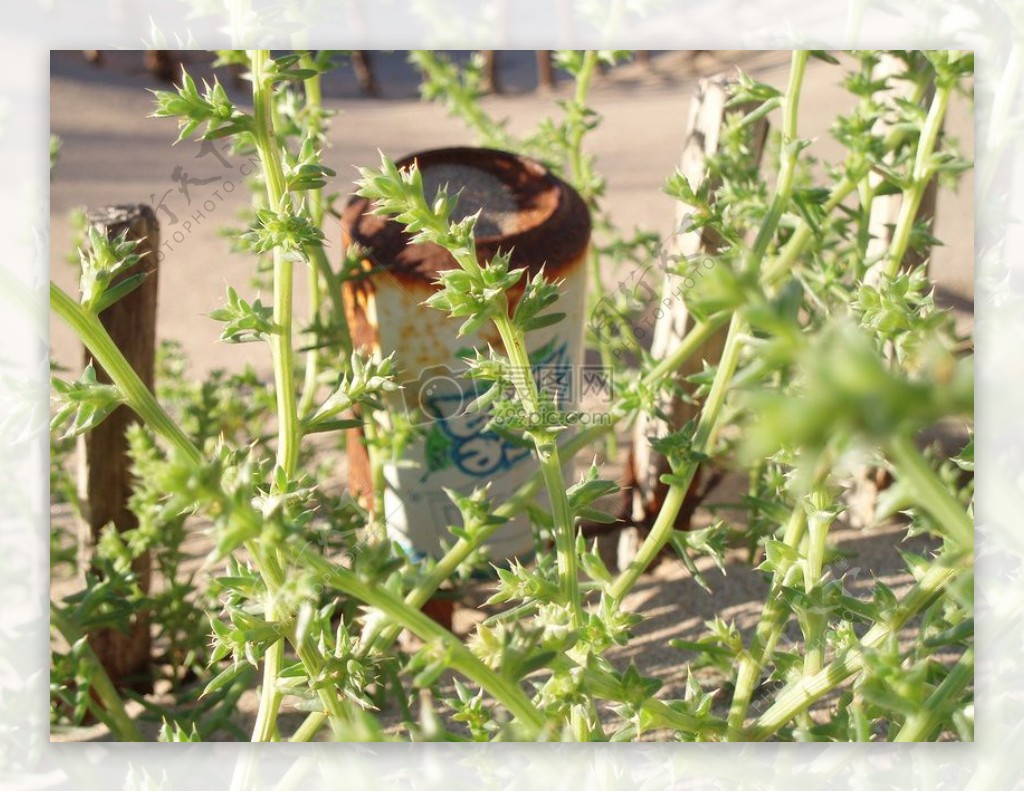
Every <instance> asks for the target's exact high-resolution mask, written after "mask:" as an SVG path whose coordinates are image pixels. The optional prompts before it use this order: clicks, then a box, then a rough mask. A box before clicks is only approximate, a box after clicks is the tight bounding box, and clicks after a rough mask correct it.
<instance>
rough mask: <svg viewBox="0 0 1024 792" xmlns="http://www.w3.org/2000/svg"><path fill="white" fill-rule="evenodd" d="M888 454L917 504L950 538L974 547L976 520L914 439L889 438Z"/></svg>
mask: <svg viewBox="0 0 1024 792" xmlns="http://www.w3.org/2000/svg"><path fill="white" fill-rule="evenodd" d="M889 454H890V456H891V457H892V460H893V462H894V463H895V465H896V469H897V472H898V475H899V479H900V481H903V482H905V483H907V484H909V485H910V490H911V493H912V496H913V498H914V501H915V502H916V503H917V505H918V506H919V507H920V508H922V509H923V510H924V511H926V512H927V513H928V514H930V515H931V516H932V517H933V518H935V520H936V521H937V522H938V523H939V525H940V526H941V527H942V529H943V532H944V534H945V535H946V537H947V538H949V539H951V540H952V541H953V542H955V543H956V544H958V545H960V547H961V548H963V549H966V550H969V549H971V548H973V547H974V523H973V522H972V521H971V518H970V517H969V516H968V514H967V513H966V512H965V511H964V509H963V506H961V505H960V504H959V503H958V502H957V500H956V498H954V497H953V496H952V495H951V494H950V492H949V490H948V489H946V487H945V486H944V485H943V484H942V482H941V481H939V479H938V477H937V476H936V475H935V472H934V471H933V470H932V469H931V467H930V466H929V465H928V461H927V460H926V459H925V458H924V456H922V454H921V452H920V451H918V450H917V446H916V445H914V440H913V438H911V437H908V436H906V435H899V436H897V437H895V438H893V439H892V440H890V441H889Z"/></svg>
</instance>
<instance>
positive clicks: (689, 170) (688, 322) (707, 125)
mask: <svg viewBox="0 0 1024 792" xmlns="http://www.w3.org/2000/svg"><path fill="white" fill-rule="evenodd" d="M732 82H733V80H732V78H731V77H727V76H725V75H716V76H713V77H708V78H705V79H702V80H700V81H699V82H698V84H697V94H696V96H695V97H694V99H693V102H692V103H691V105H690V117H689V119H688V122H687V127H686V128H687V132H686V137H685V142H684V144H683V155H682V161H681V163H680V170H681V172H682V173H683V175H684V176H686V178H687V179H688V180H689V182H690V184H691V185H692V186H693V188H694V190H698V189H700V186H701V185H702V184H703V183H704V182H705V180H706V178H707V166H706V164H705V163H706V161H707V158H708V157H710V156H712V155H714V154H715V153H716V152H717V150H718V146H719V141H720V138H721V132H722V127H723V124H724V122H725V117H726V107H725V104H726V102H727V101H728V99H729V89H730V85H731V83H732ZM751 109H753V107H737V108H730V110H729V112H742V113H745V112H749V111H750V110H751ZM767 136H768V123H767V121H766V120H765V119H762V120H761V121H759V122H757V123H756V125H755V126H754V128H753V130H752V133H751V141H752V146H753V150H752V151H751V157H752V158H753V161H754V163H755V164H756V163H759V162H760V160H761V154H762V152H763V150H764V143H765V140H766V138H767ZM714 188H715V185H713V184H712V185H711V193H712V194H713V193H714ZM693 211H695V209H694V207H690V206H686V205H684V204H682V203H680V204H679V205H678V208H677V223H676V226H677V235H676V236H675V237H673V239H672V240H671V241H670V242H668V243H666V244H669V245H671V248H672V251H673V253H674V257H675V258H678V260H679V261H680V262H682V261H686V260H694V261H697V262H699V261H700V259H701V254H704V253H708V254H714V253H715V252H717V250H718V248H719V247H720V245H721V240H720V239H719V238H718V235H717V234H715V232H714V231H713V230H711V229H709V228H705V229H702V230H701V231H700V232H692V231H687V230H686V229H687V227H688V222H687V217H688V215H689V214H690V213H691V212H693ZM680 281H681V278H679V277H676V276H672V275H669V276H667V277H666V279H665V283H664V286H663V292H662V300H661V302H660V303H659V306H658V308H659V310H660V311H661V313H660V314H659V315H658V319H657V322H656V324H655V327H654V337H653V338H652V341H651V355H652V357H653V358H654V359H655V360H663V359H664V358H666V357H667V356H668V355H670V354H671V353H672V352H673V351H675V350H676V349H677V348H678V347H679V345H680V344H681V343H682V341H683V339H684V338H685V337H686V334H687V333H688V332H689V331H690V328H692V327H693V324H694V322H693V318H692V317H691V316H690V313H689V311H688V310H687V308H686V303H685V299H680V298H679V296H678V295H677V292H678V290H679V288H680V285H679V284H680ZM684 298H685V295H684ZM724 343H725V330H724V329H723V330H722V331H720V332H719V333H717V334H716V335H715V336H713V337H712V338H711V339H710V340H709V341H708V342H707V343H706V344H705V345H704V346H703V347H702V348H701V349H700V351H699V352H698V353H697V354H696V355H693V356H692V357H691V358H690V359H689V360H688V361H687V363H686V364H685V365H684V366H683V367H682V368H681V369H680V370H679V372H678V373H677V375H676V380H677V384H678V385H679V387H680V388H681V389H682V390H683V391H684V392H689V393H692V392H693V386H692V385H690V384H688V383H687V382H686V381H685V380H686V378H687V377H689V376H691V375H693V374H697V373H699V372H700V371H701V370H702V369H703V366H704V362H705V361H707V362H708V363H709V364H711V365H715V364H716V363H717V362H718V359H719V357H720V356H721V354H722V347H723V345H724ZM700 406H701V405H700V404H698V403H695V402H694V401H692V400H685V399H684V398H682V397H681V396H679V395H671V396H670V395H665V396H663V397H662V400H661V402H660V403H659V404H658V408H659V410H660V411H661V413H662V414H663V415H665V416H666V417H667V420H666V419H662V418H659V417H658V416H657V415H653V414H641V415H640V416H638V418H637V422H636V424H635V426H634V430H633V452H632V455H631V456H632V458H631V462H630V463H631V468H632V469H631V473H632V483H633V514H632V517H633V522H634V525H635V526H637V527H636V528H632V529H627V530H625V531H623V532H622V534H621V536H620V542H619V553H618V561H619V565H620V567H622V566H623V565H625V564H628V563H629V561H630V560H631V559H632V556H633V554H634V553H635V551H636V547H637V545H638V543H639V541H640V540H641V539H642V537H643V535H644V534H646V531H647V529H648V528H649V527H650V524H651V523H652V521H653V520H654V518H655V517H656V516H657V514H658V512H659V511H660V510H661V504H662V501H663V500H664V498H665V493H666V491H667V489H668V488H667V487H666V486H665V485H664V484H663V483H662V482H661V476H662V475H664V474H666V473H668V472H669V465H668V460H666V459H665V458H664V457H663V456H662V455H661V454H659V453H657V452H656V451H655V450H654V448H653V446H652V445H651V438H652V437H663V436H665V435H667V434H669V433H671V432H673V431H676V430H678V429H681V428H682V427H683V426H684V425H685V424H686V422H687V421H689V420H691V419H694V418H696V417H697V414H698V413H699V411H700ZM698 474H699V472H698ZM694 486H695V487H696V486H699V475H698V476H695V477H694ZM696 506H697V499H696V497H695V495H694V490H693V488H691V492H690V493H689V495H688V496H687V502H686V503H685V504H684V506H683V509H682V511H681V512H680V516H679V524H678V527H679V528H680V529H682V530H686V529H688V528H689V523H690V517H691V516H692V514H693V510H694V509H695V508H696Z"/></svg>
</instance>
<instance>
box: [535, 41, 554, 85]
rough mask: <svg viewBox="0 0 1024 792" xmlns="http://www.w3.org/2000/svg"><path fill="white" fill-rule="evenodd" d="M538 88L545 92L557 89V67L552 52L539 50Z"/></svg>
mask: <svg viewBox="0 0 1024 792" xmlns="http://www.w3.org/2000/svg"><path fill="white" fill-rule="evenodd" d="M537 87H538V88H540V89H541V90H544V91H553V90H554V89H555V65H554V62H553V59H552V57H551V50H537Z"/></svg>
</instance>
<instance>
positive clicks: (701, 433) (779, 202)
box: [609, 50, 810, 602]
mask: <svg viewBox="0 0 1024 792" xmlns="http://www.w3.org/2000/svg"><path fill="white" fill-rule="evenodd" d="M809 54H810V53H808V52H806V51H799V50H798V51H795V52H794V53H793V57H792V63H791V66H790V75H789V87H788V89H787V91H786V96H785V99H784V102H783V129H782V140H783V151H782V158H781V164H780V167H779V175H778V179H777V180H776V184H775V190H774V195H773V197H772V203H771V207H772V209H771V210H770V211H769V213H768V214H767V215H766V217H765V219H764V221H763V222H762V224H761V228H760V230H759V231H758V234H757V240H756V241H755V243H754V246H753V249H752V251H751V253H750V255H749V256H747V260H746V268H747V270H748V271H749V272H751V273H754V274H756V273H758V272H759V271H760V269H761V264H762V261H763V259H764V256H765V254H766V253H767V250H768V244H769V242H770V241H771V239H772V238H773V237H774V235H775V230H776V228H777V227H778V223H779V220H780V219H781V218H782V214H783V212H784V211H785V208H786V205H787V204H788V202H789V199H790V197H791V195H792V191H793V176H794V173H795V170H796V160H797V156H798V155H799V153H800V148H799V146H798V144H797V116H798V112H799V103H800V90H801V87H802V85H803V76H804V72H805V71H806V69H807V59H808V57H809ZM745 333H746V322H745V321H744V320H743V319H741V317H740V314H739V313H738V312H737V313H734V314H733V316H732V320H731V322H730V325H729V333H728V336H727V337H726V341H725V348H724V349H723V351H722V357H721V361H720V362H719V364H718V369H717V370H716V371H715V378H714V380H713V382H712V385H711V391H710V392H709V393H708V397H707V400H706V401H705V403H704V405H703V407H702V408H701V412H700V418H699V419H698V422H697V429H696V431H695V432H694V436H693V449H694V451H696V452H698V453H703V454H708V453H709V452H710V451H711V449H710V447H709V440H710V438H711V437H712V435H713V433H714V430H715V426H716V423H717V421H718V417H719V414H720V412H721V410H722V405H723V404H724V402H725V395H726V392H727V390H728V388H729V383H730V381H731V380H732V377H733V375H734V374H735V373H736V367H737V365H738V364H739V357H740V350H741V345H742V342H741V338H742V336H743V335H744V334H745ZM696 470H697V464H696V462H693V461H690V462H687V463H686V464H685V465H684V466H683V468H682V470H681V471H676V472H675V474H676V478H677V481H676V483H674V484H672V485H671V486H670V487H669V489H668V493H667V494H666V496H665V502H664V504H663V505H662V508H661V511H660V512H659V513H658V517H657V519H656V520H655V523H654V527H653V528H652V529H651V532H650V534H648V536H647V538H646V539H644V542H643V544H642V545H641V546H640V549H639V551H638V552H637V555H636V557H635V558H634V559H633V560H632V561H631V562H630V564H629V566H628V567H627V568H626V569H625V570H623V572H622V573H621V574H620V575H619V577H618V578H617V579H616V581H615V583H614V584H613V585H612V587H611V589H610V591H609V594H610V596H611V597H612V599H613V601H615V602H621V601H622V598H623V597H625V595H626V594H627V593H628V592H629V590H630V589H631V588H632V587H633V585H635V584H636V581H637V580H638V579H639V577H640V575H641V574H643V572H644V570H645V569H646V568H647V567H648V566H649V565H650V563H651V562H652V561H653V560H654V558H655V557H656V556H657V554H658V553H659V552H660V551H661V548H662V547H664V546H665V544H666V543H667V542H668V540H669V539H670V538H671V537H672V532H673V531H674V530H675V520H676V517H677V516H678V514H679V510H680V508H681V507H682V505H683V500H684V499H685V497H686V491H687V489H688V488H689V485H690V482H692V481H693V476H694V474H695V473H696Z"/></svg>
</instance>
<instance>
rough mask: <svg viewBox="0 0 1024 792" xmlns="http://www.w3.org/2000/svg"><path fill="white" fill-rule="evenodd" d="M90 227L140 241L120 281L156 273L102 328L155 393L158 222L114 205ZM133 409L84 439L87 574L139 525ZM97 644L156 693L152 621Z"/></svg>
mask: <svg viewBox="0 0 1024 792" xmlns="http://www.w3.org/2000/svg"><path fill="white" fill-rule="evenodd" d="M89 223H90V225H92V226H93V227H94V228H97V229H98V230H99V231H100V232H101V233H103V234H105V235H106V236H107V237H108V238H110V239H114V238H116V237H119V236H120V235H121V234H124V233H127V238H128V239H134V240H138V247H137V248H136V251H137V252H138V253H139V254H140V255H141V256H142V258H141V260H140V261H139V263H138V264H136V265H135V266H134V267H132V268H131V270H129V271H127V272H125V273H123V274H122V275H121V276H120V277H121V278H124V277H127V276H128V275H131V274H134V273H136V272H139V271H145V272H148V273H149V277H147V278H146V279H145V280H144V281H143V282H142V285H141V286H139V287H138V288H137V289H135V290H134V291H133V292H131V293H130V294H128V295H127V296H126V297H124V298H123V299H121V300H119V301H118V302H116V303H114V304H113V305H112V306H110V307H109V308H107V309H106V310H105V311H103V313H102V314H100V321H101V322H102V323H103V326H104V327H105V328H106V329H107V332H108V333H110V337H111V338H112V339H113V340H114V342H115V343H116V344H117V347H118V349H120V350H121V352H122V353H123V354H124V356H125V358H126V359H127V360H128V362H129V363H130V364H131V365H132V368H134V369H135V371H136V373H137V374H138V375H139V377H140V378H141V379H142V381H143V382H144V383H145V384H146V386H147V387H149V388H152V387H153V368H154V363H155V357H156V303H157V262H156V258H157V257H156V253H157V251H158V250H159V248H160V229H159V225H158V223H157V219H156V215H155V214H154V213H153V210H152V209H151V208H150V207H149V206H146V205H143V204H139V205H129V206H110V207H106V208H103V209H100V210H97V211H95V212H91V213H90V214H89ZM90 363H92V364H93V366H94V367H95V368H96V376H97V379H99V380H100V381H101V382H110V378H109V377H108V376H107V373H106V372H105V371H104V370H103V369H102V367H100V365H99V364H98V363H97V362H96V361H95V360H94V359H93V357H92V355H91V354H90V353H89V352H88V350H87V351H86V352H85V364H86V365H88V364H90ZM137 420H138V418H137V417H136V415H135V414H134V413H133V412H132V411H131V410H130V409H129V408H128V407H126V406H123V405H122V406H120V407H118V408H117V409H116V410H114V411H113V412H112V413H111V414H110V415H109V416H108V417H107V419H106V420H105V421H103V423H101V424H100V425H99V426H97V427H96V428H94V429H93V430H92V431H90V432H87V433H86V434H85V435H83V436H82V437H81V438H80V440H79V453H80V467H79V494H80V496H81V498H82V504H83V514H84V517H85V520H84V524H83V526H82V529H81V536H80V539H81V544H82V553H81V560H82V564H81V566H82V568H83V569H87V568H88V567H89V566H90V565H91V563H92V559H93V558H94V555H95V547H96V543H97V542H98V541H99V538H100V535H101V533H102V531H103V529H104V528H105V527H106V526H107V525H111V524H112V525H113V526H114V527H115V528H116V529H117V530H118V531H126V530H128V529H130V528H134V527H136V525H137V524H138V523H137V521H136V519H135V516H134V515H133V514H132V513H131V511H130V510H129V509H128V499H129V498H130V497H131V494H132V478H131V470H130V464H131V461H130V459H129V457H128V440H127V438H126V437H125V431H126V430H127V429H128V426H129V425H130V424H131V423H133V422H134V421H137ZM132 568H133V570H134V572H135V574H136V575H137V576H138V583H139V587H140V588H141V589H142V590H143V591H149V585H150V575H151V563H150V557H149V554H148V553H147V554H144V555H142V556H140V557H139V558H137V559H136V560H135V562H134V563H133V565H132ZM89 644H90V645H91V646H92V648H93V650H94V651H95V652H96V655H97V657H98V658H99V660H100V662H102V663H103V666H104V668H106V670H107V673H108V674H109V675H110V678H111V680H112V681H113V682H114V684H115V685H118V686H125V687H132V688H135V689H137V690H142V689H146V688H148V687H149V686H150V682H151V680H150V670H149V664H150V634H149V617H148V615H147V614H145V613H140V614H136V615H135V616H134V617H133V621H132V624H131V625H130V628H129V629H128V631H127V632H120V631H118V630H115V629H111V628H103V629H99V630H95V631H93V632H91V633H90V634H89Z"/></svg>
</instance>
